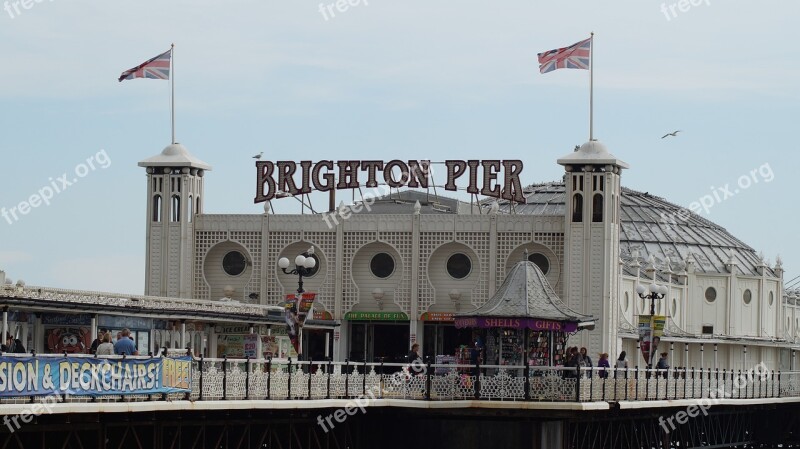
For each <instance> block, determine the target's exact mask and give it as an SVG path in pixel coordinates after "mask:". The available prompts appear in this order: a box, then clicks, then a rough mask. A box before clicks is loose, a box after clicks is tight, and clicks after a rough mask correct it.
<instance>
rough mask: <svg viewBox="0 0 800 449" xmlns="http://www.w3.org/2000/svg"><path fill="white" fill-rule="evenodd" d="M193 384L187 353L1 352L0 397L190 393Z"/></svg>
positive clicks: (190, 363)
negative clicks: (11, 354) (40, 354)
mask: <svg viewBox="0 0 800 449" xmlns="http://www.w3.org/2000/svg"><path fill="white" fill-rule="evenodd" d="M191 385H192V358H191V357H177V358H152V359H143V360H134V359H125V360H122V359H99V358H94V357H92V358H89V357H61V358H51V357H0V398H5V397H15V396H47V395H51V394H70V395H83V396H99V395H106V394H158V393H188V392H189V391H190V389H191Z"/></svg>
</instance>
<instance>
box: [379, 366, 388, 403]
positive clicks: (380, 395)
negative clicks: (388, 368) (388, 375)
mask: <svg viewBox="0 0 800 449" xmlns="http://www.w3.org/2000/svg"><path fill="white" fill-rule="evenodd" d="M385 358H386V357H381V368H380V380H379V381H378V387H379V389H380V391H378V397H380V398H383V362H384V359H385Z"/></svg>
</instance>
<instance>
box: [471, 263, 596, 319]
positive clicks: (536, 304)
mask: <svg viewBox="0 0 800 449" xmlns="http://www.w3.org/2000/svg"><path fill="white" fill-rule="evenodd" d="M456 317H480V318H534V319H540V320H552V321H566V322H573V323H585V322H587V321H588V322H591V321H594V318H593V317H591V316H590V315H584V314H581V313H578V312H575V311H573V310H572V309H570V308H569V307H567V306H566V305H565V304H564V303H563V302H562V301H561V298H559V297H558V295H556V292H555V291H553V287H551V286H550V283H549V282H547V278H546V277H545V276H544V274H542V270H540V269H539V267H538V266H536V264H534V263H533V262H530V261H528V260H525V261H523V262H519V263H517V264H516V265H514V267H513V268H512V269H511V272H510V273H509V274H508V276H506V280H505V281H503V285H501V286H500V288H499V289H498V290H497V293H495V294H494V296H492V297H491V298H489V300H488V301H486V303H485V304H484V305H482V306H481V307H478V308H477V309H476V310H474V311H472V312H463V313H458V314H456Z"/></svg>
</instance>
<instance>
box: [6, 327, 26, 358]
mask: <svg viewBox="0 0 800 449" xmlns="http://www.w3.org/2000/svg"><path fill="white" fill-rule="evenodd" d="M0 351H2V352H10V353H12V354H24V353H25V346H24V345H23V344H22V340H20V339H19V338H14V336H13V335H11V333H9V332H6V342H5V344H3V345H0Z"/></svg>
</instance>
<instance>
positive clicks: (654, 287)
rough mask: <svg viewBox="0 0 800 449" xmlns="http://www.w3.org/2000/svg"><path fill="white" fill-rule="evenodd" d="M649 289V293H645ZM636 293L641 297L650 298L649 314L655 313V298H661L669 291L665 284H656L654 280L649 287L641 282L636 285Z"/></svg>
mask: <svg viewBox="0 0 800 449" xmlns="http://www.w3.org/2000/svg"><path fill="white" fill-rule="evenodd" d="M648 290H650V294H649V295H647V294H645V293H647V291H648ZM636 293H637V294H638V295H639V297H640V298H642V299H649V300H650V315H655V314H656V299H663V298H664V297H665V296H667V293H669V288H668V287H667V286H666V285H658V284H656V283H655V282H653V283H652V284H650V287H649V288H648V287H645V286H644V285H642V284H639V285H637V286H636Z"/></svg>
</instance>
